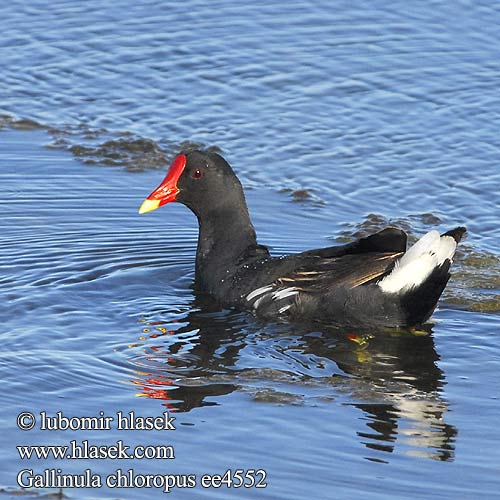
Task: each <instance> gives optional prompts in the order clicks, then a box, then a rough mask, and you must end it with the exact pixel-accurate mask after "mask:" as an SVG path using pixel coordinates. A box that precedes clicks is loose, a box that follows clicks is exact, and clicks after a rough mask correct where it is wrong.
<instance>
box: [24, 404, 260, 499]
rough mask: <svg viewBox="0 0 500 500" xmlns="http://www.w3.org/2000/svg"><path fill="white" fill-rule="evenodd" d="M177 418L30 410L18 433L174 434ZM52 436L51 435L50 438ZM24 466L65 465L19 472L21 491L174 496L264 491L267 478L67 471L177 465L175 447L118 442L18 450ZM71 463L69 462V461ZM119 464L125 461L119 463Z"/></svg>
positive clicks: (231, 473)
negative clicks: (103, 465)
mask: <svg viewBox="0 0 500 500" xmlns="http://www.w3.org/2000/svg"><path fill="white" fill-rule="evenodd" d="M174 421H175V417H172V416H170V415H169V412H168V411H165V412H163V414H161V415H159V416H155V417H151V416H148V417H141V416H138V415H136V414H135V412H133V411H131V412H128V413H124V412H121V411H118V412H117V413H116V414H114V415H113V416H106V415H105V414H104V412H102V411H101V412H99V416H91V417H74V416H72V417H66V416H65V415H64V414H63V413H62V412H60V411H59V412H56V413H55V414H54V415H48V414H47V413H46V412H44V411H42V412H40V413H38V414H36V415H35V414H34V413H32V412H29V411H25V412H22V413H20V414H19V415H18V416H17V426H18V428H19V429H21V430H24V431H29V430H31V429H35V428H37V429H38V430H40V431H48V433H51V435H53V434H52V433H53V432H54V431H65V432H68V433H71V432H72V431H110V430H114V431H138V432H142V431H175V429H176V428H175V424H174ZM48 435H50V434H48ZM17 451H18V453H19V457H20V459H21V461H23V462H24V461H27V462H28V461H32V462H35V463H36V465H39V463H40V461H50V462H51V463H53V462H54V461H56V463H57V461H58V460H60V461H61V463H62V465H61V467H52V468H43V469H42V470H40V469H34V468H33V466H31V464H30V465H27V466H26V467H23V468H22V469H21V470H19V472H18V474H17V484H18V485H19V486H20V487H22V488H36V489H42V488H59V489H61V488H103V487H107V488H112V489H114V488H154V489H158V490H161V491H163V492H164V493H169V492H170V491H172V490H173V489H176V488H195V487H196V486H201V487H202V488H224V487H225V488H234V489H238V488H243V489H248V488H265V487H266V486H267V483H266V476H267V473H266V471H265V470H263V469H237V468H232V469H231V468H230V469H226V470H224V471H221V472H220V473H219V474H168V473H165V474H164V473H161V474H148V473H144V472H140V471H138V470H136V469H134V468H129V467H126V466H125V467H118V468H116V469H115V470H113V471H112V472H110V473H108V472H106V473H105V474H102V473H98V472H94V471H92V468H91V467H86V468H85V469H84V468H83V467H82V470H79V471H78V472H76V473H74V472H71V473H69V472H64V471H63V467H64V464H63V462H64V461H74V460H81V461H85V464H87V463H88V461H90V460H117V461H127V460H174V459H175V450H174V447H173V446H172V445H165V444H159V445H135V446H129V445H127V444H126V443H125V442H124V441H123V440H121V439H118V440H116V441H115V442H114V443H112V444H96V443H91V442H90V441H89V440H87V439H83V440H76V439H69V440H68V441H67V442H65V443H64V444H57V445H32V444H29V445H28V444H22V445H19V446H17ZM66 463H67V462H66ZM118 463H119V464H120V465H121V463H122V462H118Z"/></svg>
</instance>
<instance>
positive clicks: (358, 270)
mask: <svg viewBox="0 0 500 500" xmlns="http://www.w3.org/2000/svg"><path fill="white" fill-rule="evenodd" d="M402 254H403V252H391V253H389V252H388V253H365V254H360V255H357V254H354V255H344V256H342V257H336V258H329V259H314V260H312V261H311V262H309V263H308V264H306V265H304V266H301V267H300V268H298V269H297V270H296V271H294V272H293V273H290V274H289V275H287V276H283V277H281V278H279V279H278V280H276V284H277V285H282V286H288V287H290V286H296V287H297V288H298V289H300V290H301V291H305V292H317V291H320V290H324V289H325V288H329V287H333V286H345V287H348V288H354V287H357V286H360V285H363V284H364V283H368V282H370V281H372V280H374V279H377V278H379V277H381V276H382V275H383V274H385V273H386V272H388V271H389V270H391V269H392V267H393V266H394V262H395V261H396V260H397V259H398V258H399V257H400V256H401V255H402Z"/></svg>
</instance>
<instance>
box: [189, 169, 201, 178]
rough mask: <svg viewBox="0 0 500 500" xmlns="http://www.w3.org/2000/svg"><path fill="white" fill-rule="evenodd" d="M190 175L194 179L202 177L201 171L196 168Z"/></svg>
mask: <svg viewBox="0 0 500 500" xmlns="http://www.w3.org/2000/svg"><path fill="white" fill-rule="evenodd" d="M191 175H192V176H193V178H194V179H201V178H202V177H203V170H200V169H199V168H197V169H196V170H193V173H192V174H191Z"/></svg>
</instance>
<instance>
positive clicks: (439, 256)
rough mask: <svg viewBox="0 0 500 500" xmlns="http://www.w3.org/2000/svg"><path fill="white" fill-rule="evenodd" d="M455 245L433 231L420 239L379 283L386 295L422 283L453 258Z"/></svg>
mask: <svg viewBox="0 0 500 500" xmlns="http://www.w3.org/2000/svg"><path fill="white" fill-rule="evenodd" d="M456 248H457V244H456V242H455V240H454V239H453V238H452V237H451V236H439V233H438V232H437V231H435V230H433V231H430V232H428V233H427V234H426V235H424V236H423V237H422V238H420V239H419V240H418V241H417V242H416V243H415V244H414V245H413V246H412V247H411V248H410V249H409V250H408V251H407V252H406V253H405V254H404V255H403V256H402V257H401V259H399V261H398V262H396V265H395V266H394V269H393V271H392V272H391V274H389V276H386V277H385V278H384V279H383V280H382V281H380V282H379V284H378V286H379V287H380V288H382V290H383V291H384V292H387V293H397V292H400V291H402V290H408V289H410V288H413V287H416V286H418V285H420V284H421V283H423V282H424V281H425V280H426V279H427V278H428V277H429V275H430V274H431V273H432V271H433V270H434V269H435V268H436V267H439V266H440V265H441V264H443V262H444V261H445V260H446V259H450V260H451V258H452V257H453V255H454V253H455V250H456Z"/></svg>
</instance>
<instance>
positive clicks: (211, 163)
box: [139, 151, 245, 216]
mask: <svg viewBox="0 0 500 500" xmlns="http://www.w3.org/2000/svg"><path fill="white" fill-rule="evenodd" d="M172 201H178V202H180V203H183V204H184V205H186V206H188V207H189V208H190V209H191V210H192V211H193V212H194V213H195V214H196V215H198V216H200V215H203V213H204V212H212V211H214V210H218V209H220V208H224V207H229V208H230V207H231V206H235V205H236V206H237V205H238V204H243V205H245V198H244V194H243V189H242V187H241V184H240V182H239V180H238V178H237V177H236V175H235V174H234V172H233V170H232V168H231V166H230V165H229V163H227V161H226V160H224V158H222V156H220V155H218V154H217V153H207V152H203V151H189V152H186V153H181V154H179V155H178V156H176V158H175V159H174V161H173V162H172V165H171V166H170V169H169V171H168V173H167V175H166V177H165V179H164V180H163V182H162V183H161V184H160V185H159V186H158V187H157V188H156V189H155V190H154V191H153V192H152V193H151V194H150V195H149V196H148V197H147V198H146V200H144V202H143V204H142V205H141V208H140V209H139V213H145V212H149V211H151V210H155V209H157V208H159V207H161V206H162V205H166V204H167V203H170V202H172Z"/></svg>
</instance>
